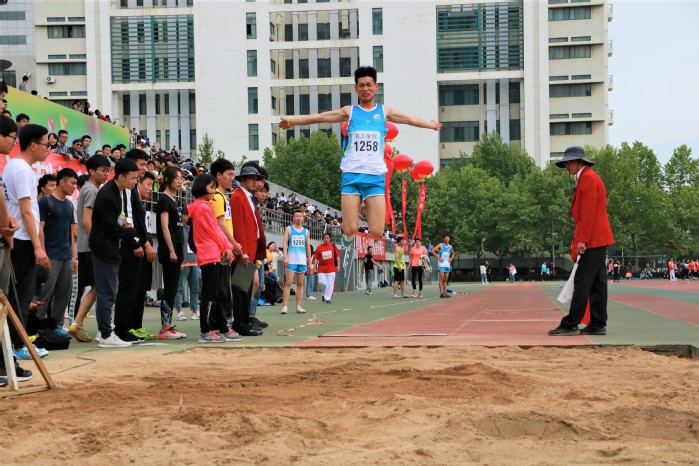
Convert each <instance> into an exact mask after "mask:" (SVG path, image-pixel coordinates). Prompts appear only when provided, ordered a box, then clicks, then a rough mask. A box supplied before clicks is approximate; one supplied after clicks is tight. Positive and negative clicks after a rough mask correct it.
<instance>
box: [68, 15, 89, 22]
mask: <svg viewBox="0 0 699 466" xmlns="http://www.w3.org/2000/svg"><path fill="white" fill-rule="evenodd" d="M68 21H69V22H71V23H84V22H85V17H84V16H69V17H68Z"/></svg>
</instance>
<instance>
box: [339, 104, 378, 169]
mask: <svg viewBox="0 0 699 466" xmlns="http://www.w3.org/2000/svg"><path fill="white" fill-rule="evenodd" d="M387 132H388V129H387V128H386V118H385V115H384V108H383V105H381V104H376V106H375V107H374V108H373V109H372V110H364V109H363V108H362V107H360V106H359V105H354V106H353V107H352V114H351V115H350V119H349V124H348V126H347V138H346V139H345V141H344V147H343V148H342V154H343V155H342V160H341V161H340V169H341V170H342V172H343V173H366V174H369V175H383V174H384V173H386V163H385V162H384V161H383V146H384V141H385V139H386V133H387Z"/></svg>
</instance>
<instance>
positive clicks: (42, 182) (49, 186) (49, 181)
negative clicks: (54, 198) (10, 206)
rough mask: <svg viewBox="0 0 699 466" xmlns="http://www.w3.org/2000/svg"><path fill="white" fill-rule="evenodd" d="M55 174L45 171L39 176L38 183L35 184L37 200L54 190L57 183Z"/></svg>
mask: <svg viewBox="0 0 699 466" xmlns="http://www.w3.org/2000/svg"><path fill="white" fill-rule="evenodd" d="M57 181H58V180H57V179H56V175H52V174H51V173H47V174H45V175H44V176H42V177H41V178H39V185H38V186H37V196H36V200H37V202H38V201H40V200H41V199H43V198H44V197H45V196H50V195H51V194H53V192H54V191H55V190H56V183H57Z"/></svg>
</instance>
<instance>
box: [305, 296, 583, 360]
mask: <svg viewBox="0 0 699 466" xmlns="http://www.w3.org/2000/svg"><path fill="white" fill-rule="evenodd" d="M562 317H563V312H562V311H561V310H560V309H559V308H558V306H557V305H556V303H554V302H553V300H552V299H551V298H550V297H549V296H548V295H547V294H546V293H545V292H544V291H543V290H542V289H541V288H540V287H539V286H538V285H536V284H515V285H510V284H507V285H505V284H503V285H491V286H489V287H488V288H486V289H484V290H483V291H480V292H476V293H472V294H468V295H461V296H456V297H453V298H449V299H444V300H440V302H439V303H438V304H435V305H432V306H428V307H425V308H422V309H418V310H415V311H410V312H406V313H405V314H400V315H397V316H394V317H389V318H386V319H381V320H378V321H375V322H371V323H367V324H363V325H358V326H355V327H352V328H349V329H345V330H343V331H341V332H333V333H328V334H325V335H322V336H320V337H318V338H314V339H312V340H308V341H305V342H301V343H299V344H297V345H296V346H299V347H338V346H350V347H356V346H468V345H479V346H508V345H516V346H581V345H591V344H592V342H591V341H590V340H589V339H588V338H587V337H585V336H574V337H550V336H548V335H547V332H548V331H549V330H551V329H553V328H555V327H557V326H558V323H559V322H560V320H561V318H562Z"/></svg>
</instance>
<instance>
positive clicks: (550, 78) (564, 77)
mask: <svg viewBox="0 0 699 466" xmlns="http://www.w3.org/2000/svg"><path fill="white" fill-rule="evenodd" d="M549 81H568V76H567V75H566V76H549Z"/></svg>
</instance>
